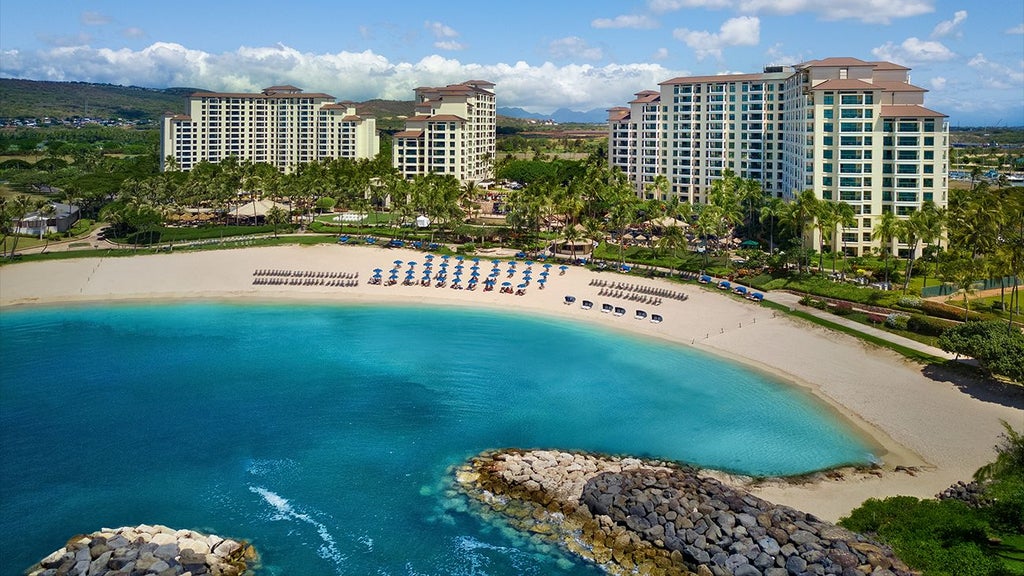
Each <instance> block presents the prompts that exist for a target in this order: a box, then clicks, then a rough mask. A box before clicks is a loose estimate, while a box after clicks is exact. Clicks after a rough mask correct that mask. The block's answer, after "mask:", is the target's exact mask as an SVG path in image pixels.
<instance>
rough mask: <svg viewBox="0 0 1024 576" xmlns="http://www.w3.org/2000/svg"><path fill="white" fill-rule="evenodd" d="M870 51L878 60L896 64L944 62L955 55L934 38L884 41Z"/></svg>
mask: <svg viewBox="0 0 1024 576" xmlns="http://www.w3.org/2000/svg"><path fill="white" fill-rule="evenodd" d="M871 53H872V54H873V55H874V56H875V57H876V58H878V59H880V60H888V61H890V62H894V63H896V64H903V65H909V64H916V63H921V62H945V61H947V60H952V59H953V58H955V57H956V54H954V53H953V51H951V50H950V49H949V48H946V47H945V46H944V45H943V44H942V43H941V42H936V41H934V40H921V39H919V38H914V37H911V38H907V39H906V40H904V41H903V43H902V44H899V45H896V44H894V43H892V42H886V43H885V44H883V45H881V46H879V47H878V48H873V49H872V50H871Z"/></svg>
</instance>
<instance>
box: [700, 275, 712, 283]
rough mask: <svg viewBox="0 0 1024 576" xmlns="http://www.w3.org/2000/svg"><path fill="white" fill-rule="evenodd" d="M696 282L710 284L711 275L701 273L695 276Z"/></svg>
mask: <svg viewBox="0 0 1024 576" xmlns="http://www.w3.org/2000/svg"><path fill="white" fill-rule="evenodd" d="M697 282H700V283H701V284H710V283H711V276H706V275H704V274H701V275H700V276H698V277H697Z"/></svg>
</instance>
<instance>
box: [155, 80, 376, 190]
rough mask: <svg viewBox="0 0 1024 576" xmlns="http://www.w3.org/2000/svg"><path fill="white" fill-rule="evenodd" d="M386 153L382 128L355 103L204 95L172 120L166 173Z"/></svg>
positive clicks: (277, 95) (283, 92) (312, 96)
mask: <svg viewBox="0 0 1024 576" xmlns="http://www.w3.org/2000/svg"><path fill="white" fill-rule="evenodd" d="M379 151H380V138H379V136H378V135H377V126H376V121H375V119H374V118H372V117H363V116H359V115H358V114H356V108H355V105H354V104H352V103H351V102H341V103H338V102H336V101H335V98H334V97H333V96H330V95H328V94H322V93H305V92H303V91H302V90H301V89H299V88H296V87H295V86H271V87H270V88H266V89H264V90H263V91H262V92H261V93H259V94H249V93H223V92H197V93H195V94H192V95H191V96H189V99H188V113H187V114H183V115H175V116H166V117H164V119H163V123H162V125H161V131H160V167H161V170H167V169H168V161H167V160H168V158H173V159H174V162H175V163H176V165H177V169H179V170H184V171H188V170H191V169H192V168H193V167H194V166H195V165H196V164H198V163H199V162H203V161H207V162H213V163H217V162H220V161H222V160H224V159H225V158H227V157H229V156H236V157H238V159H239V160H242V161H250V162H254V163H266V164H270V165H272V166H274V167H276V168H277V169H278V170H281V171H285V172H288V171H291V170H292V169H294V168H295V166H297V165H299V164H301V163H305V162H311V161H314V160H321V159H327V158H351V159H354V160H358V159H370V158H373V157H374V156H376V155H377V153H378V152H379Z"/></svg>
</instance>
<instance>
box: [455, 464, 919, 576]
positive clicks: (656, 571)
mask: <svg viewBox="0 0 1024 576" xmlns="http://www.w3.org/2000/svg"><path fill="white" fill-rule="evenodd" d="M456 483H457V485H458V487H459V490H461V491H462V492H463V493H464V494H466V495H468V496H469V497H470V499H471V501H473V502H474V503H475V504H476V506H475V507H476V509H477V511H478V512H481V513H484V515H485V516H486V515H487V513H498V514H500V516H501V518H503V519H504V520H506V521H508V522H510V523H511V524H512V525H513V526H515V527H516V528H518V529H520V530H524V531H528V532H532V533H533V534H535V535H536V537H538V538H540V539H542V540H544V541H546V542H547V543H549V544H550V543H557V544H558V545H559V546H561V547H562V548H564V549H566V550H569V551H571V552H573V553H575V554H578V555H580V556H582V557H584V558H587V559H589V560H591V561H593V562H595V563H597V564H599V565H600V566H602V567H603V568H604V569H605V570H606V571H608V572H609V573H611V574H650V575H681V576H683V575H686V576H689V575H693V574H697V575H698V576H723V575H739V576H811V575H815V576H820V575H826V574H830V575H839V576H864V575H866V574H870V575H871V576H909V575H910V574H912V573H911V572H910V570H909V569H908V568H907V567H906V565H905V564H903V562H901V561H900V560H899V559H898V558H896V557H895V556H894V555H893V554H892V551H891V550H889V549H888V548H887V547H885V546H882V545H880V544H878V543H875V542H872V541H870V540H868V539H867V538H865V537H863V536H861V535H858V534H854V533H852V532H850V531H849V530H846V529H844V528H841V527H838V526H836V525H834V524H831V523H828V522H824V521H822V520H819V519H817V518H815V517H814V516H813V515H811V514H806V513H803V512H800V511H797V510H794V509H792V508H789V507H786V506H777V505H775V504H772V503H771V502H768V501H766V500H762V499H760V498H757V497H755V496H753V495H751V494H749V493H747V492H746V491H745V490H742V489H740V488H734V487H730V486H727V485H725V484H723V483H722V482H720V481H718V480H716V479H713V478H708V477H704V476H701V475H699V474H698V473H697V471H696V470H695V469H691V468H687V467H681V466H677V465H674V464H671V463H666V462H658V461H644V460H639V459H634V458H614V457H603V456H597V455H591V454H580V453H568V452H553V451H520V450H507V451H500V452H492V453H486V454H482V455H480V456H477V457H476V458H473V459H472V460H470V461H469V462H468V463H467V464H465V465H463V466H462V467H461V468H459V469H458V470H457V471H456Z"/></svg>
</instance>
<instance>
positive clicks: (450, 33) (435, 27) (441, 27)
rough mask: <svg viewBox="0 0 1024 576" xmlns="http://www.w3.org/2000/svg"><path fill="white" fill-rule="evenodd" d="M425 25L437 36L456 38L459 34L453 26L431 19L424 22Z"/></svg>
mask: <svg viewBox="0 0 1024 576" xmlns="http://www.w3.org/2000/svg"><path fill="white" fill-rule="evenodd" d="M423 26H424V27H426V28H427V30H430V32H431V33H432V34H433V35H434V37H435V38H455V37H457V36H458V35H459V33H458V32H456V31H455V29H454V28H452V27H451V26H447V25H445V24H442V23H440V22H432V21H430V20H428V21H426V22H424V23H423Z"/></svg>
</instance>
